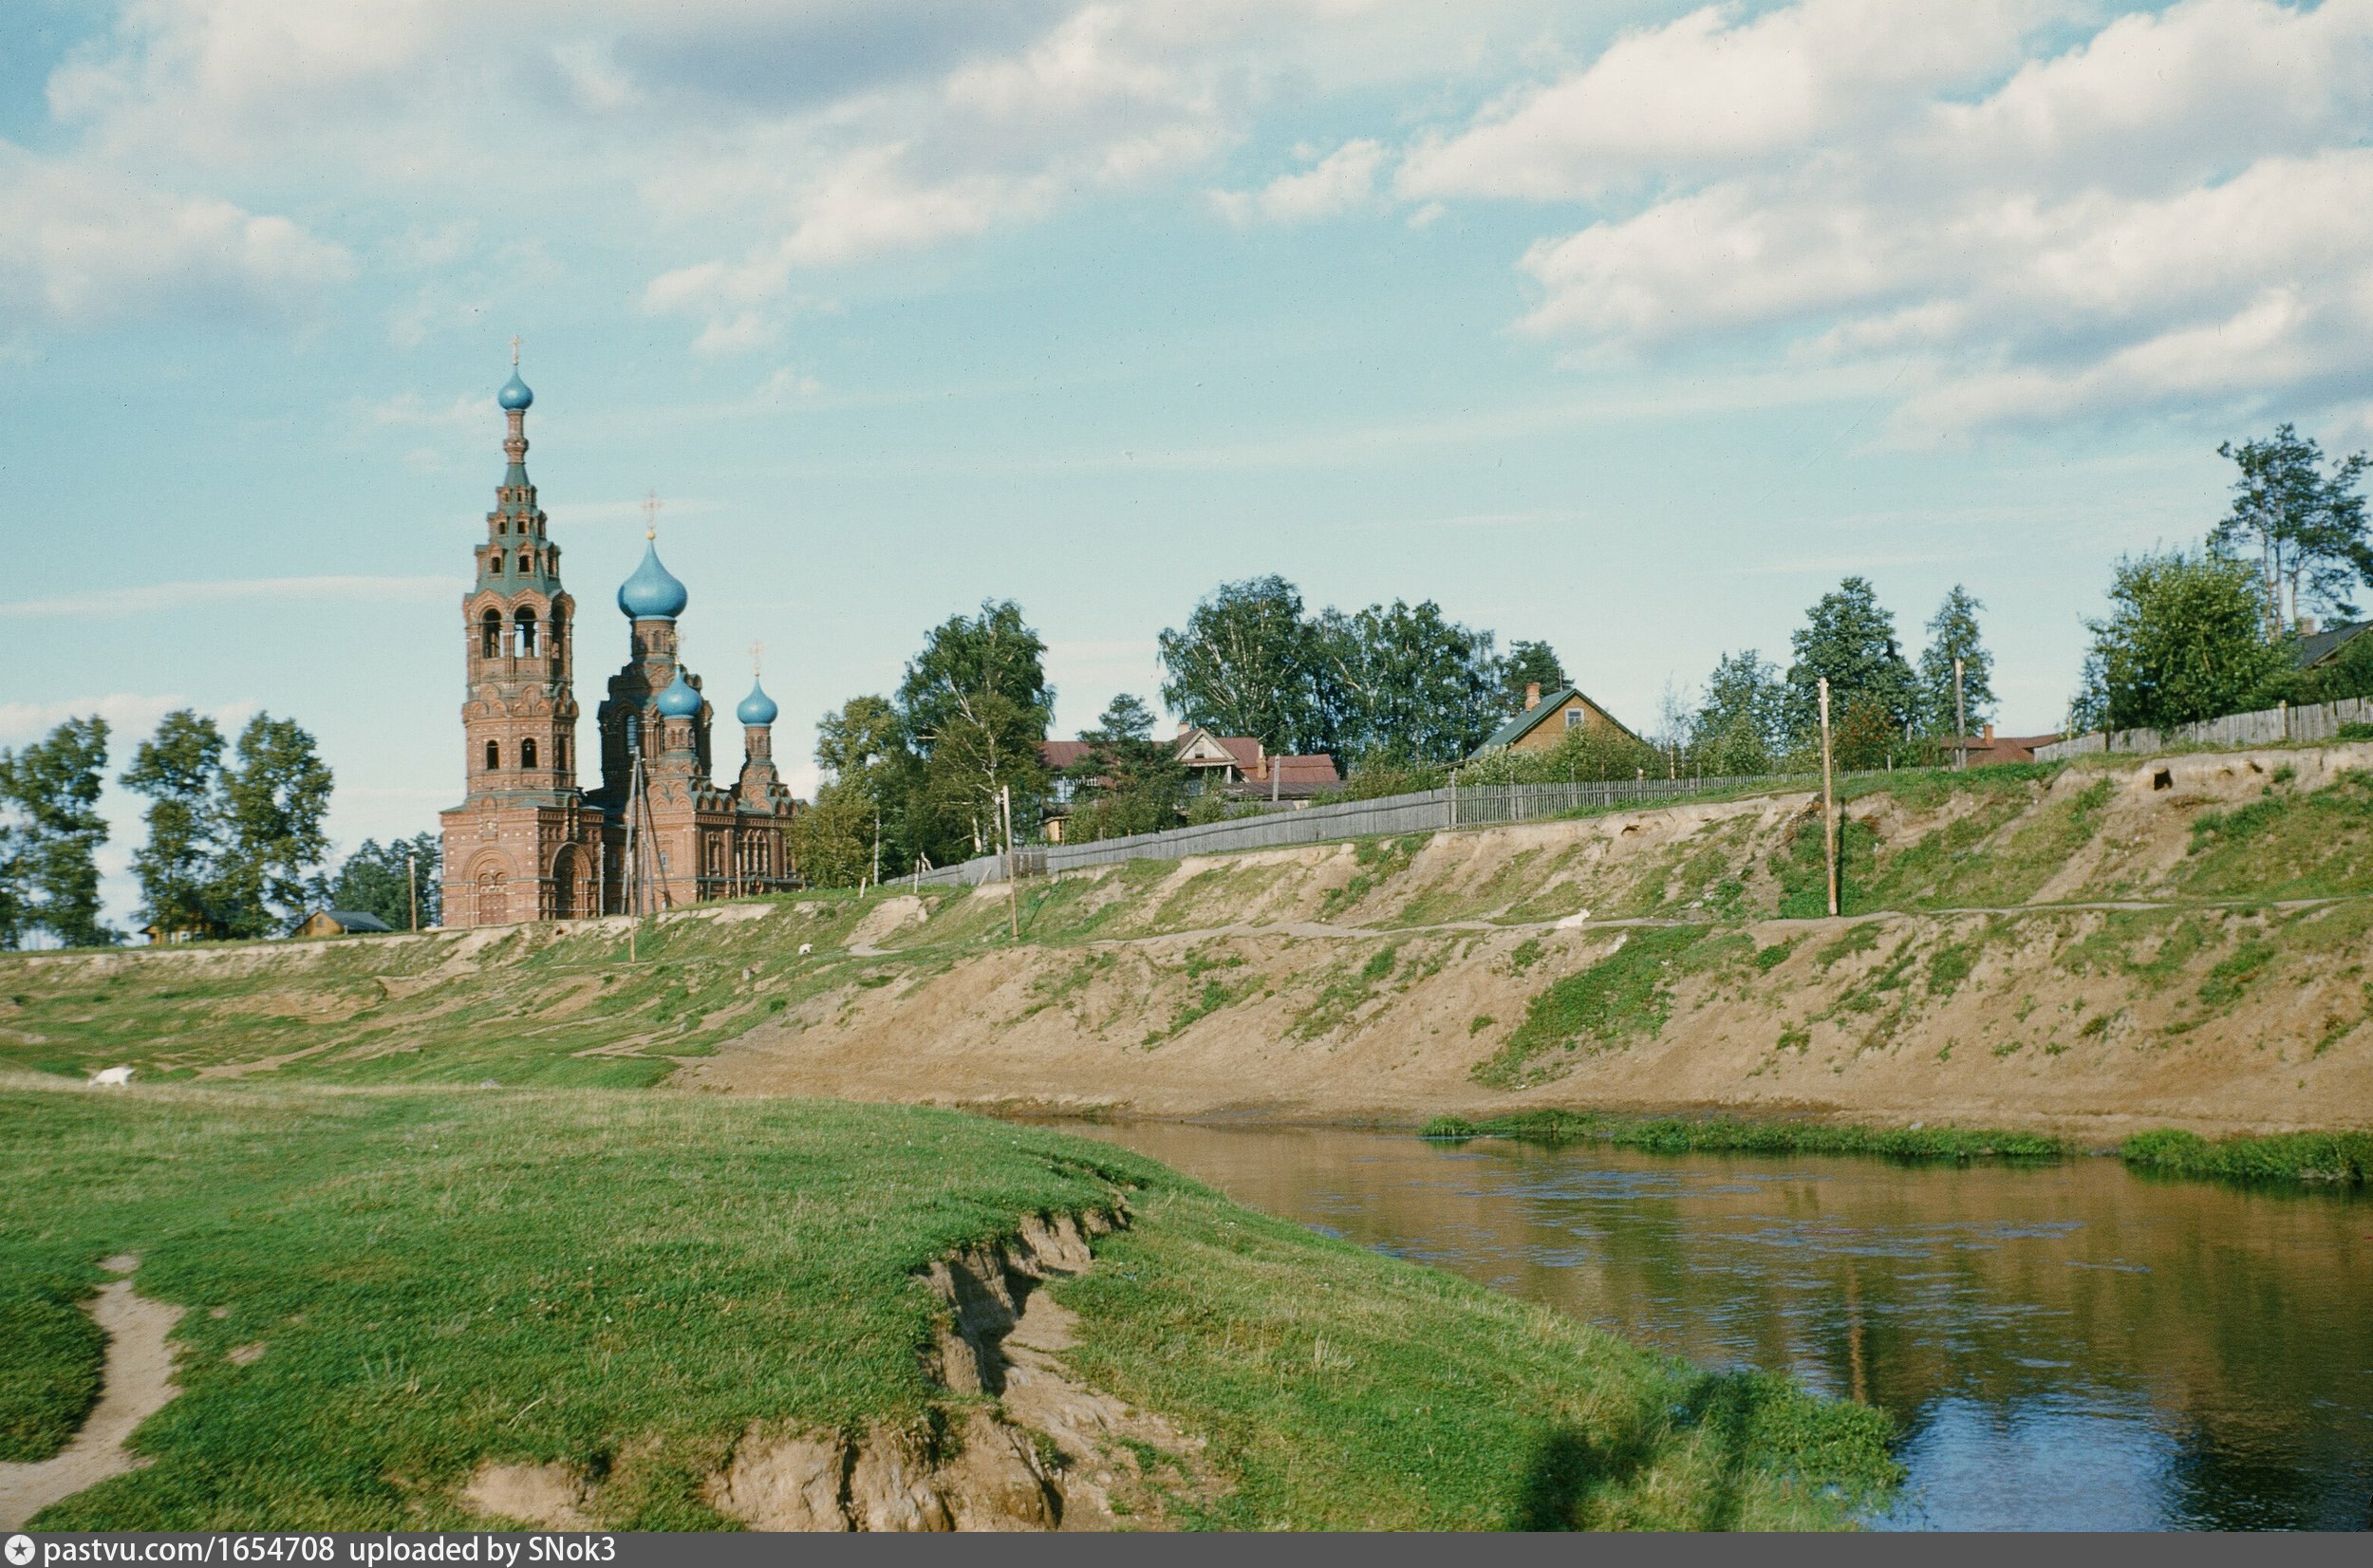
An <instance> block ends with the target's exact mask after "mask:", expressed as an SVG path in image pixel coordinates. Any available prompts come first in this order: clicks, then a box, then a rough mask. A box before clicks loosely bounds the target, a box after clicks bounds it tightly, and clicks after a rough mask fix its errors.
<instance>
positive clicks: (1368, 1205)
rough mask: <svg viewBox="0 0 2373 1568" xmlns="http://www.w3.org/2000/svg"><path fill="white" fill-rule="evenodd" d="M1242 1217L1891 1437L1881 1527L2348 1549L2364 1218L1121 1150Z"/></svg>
mask: <svg viewBox="0 0 2373 1568" xmlns="http://www.w3.org/2000/svg"><path fill="white" fill-rule="evenodd" d="M1078 1130H1084V1131H1093V1132H1095V1133H1096V1134H1098V1135H1101V1136H1106V1137H1111V1138H1113V1139H1115V1140H1116V1141H1118V1142H1121V1143H1124V1144H1126V1145H1128V1146H1129V1147H1130V1148H1136V1149H1139V1150H1141V1151H1143V1152H1144V1153H1147V1154H1149V1155H1151V1156H1153V1157H1154V1158H1156V1159H1159V1160H1162V1161H1164V1162H1165V1163H1167V1164H1168V1165H1171V1166H1174V1167H1178V1168H1179V1169H1182V1170H1185V1171H1187V1172H1188V1173H1190V1174H1192V1175H1195V1176H1197V1177H1200V1178H1201V1179H1203V1180H1205V1181H1207V1182H1209V1183H1211V1184H1212V1185H1215V1186H1219V1187H1221V1188H1223V1189H1224V1190H1225V1191H1226V1192H1228V1193H1229V1194H1230V1195H1231V1196H1233V1197H1235V1198H1237V1199H1239V1200H1240V1201H1242V1202H1244V1203H1247V1204H1252V1205H1254V1206H1255V1207H1259V1208H1263V1209H1266V1210H1268V1211H1270V1212H1271V1213H1276V1214H1282V1215H1288V1216H1291V1217H1294V1218H1296V1219H1299V1220H1301V1221H1303V1222H1305V1223H1311V1224H1314V1225H1317V1226H1320V1227H1322V1228H1324V1229H1327V1230H1329V1231H1332V1232H1335V1233H1336V1234H1339V1235H1341V1236H1344V1237H1346V1238H1349V1239H1351V1240H1353V1241H1358V1242H1361V1243H1364V1244H1366V1245H1369V1246H1373V1247H1377V1248H1380V1249H1382V1250H1384V1251H1388V1252H1392V1253H1395V1254H1397V1255H1399V1256H1402V1257H1406V1258H1411V1259H1416V1260H1421V1261H1424V1262H1428V1263H1433V1264H1438V1265H1440V1266H1442V1267H1444V1268H1448V1269H1454V1270H1456V1271H1458V1272H1459V1273H1462V1274H1465V1275H1467V1276H1470V1277H1471V1278H1474V1279H1480V1280H1483V1281H1485V1283H1488V1284H1491V1285H1493V1286H1496V1287H1498V1288H1500V1289H1503V1290H1506V1291H1509V1292H1511V1293H1513V1294H1515V1295H1519V1296H1523V1297H1528V1298H1530V1299H1533V1300H1538V1301H1543V1302H1547V1303H1549V1304H1551V1305H1553V1306H1556V1307H1559V1308H1560V1309H1562V1310H1564V1311H1566V1312H1569V1313H1572V1314H1573V1315H1574V1316H1578V1317H1581V1318H1584V1319H1586V1320H1588V1321H1590V1322H1594V1323H1598V1324H1602V1325H1604V1326H1605V1327H1607V1328H1610V1329H1613V1330H1616V1331H1617V1332H1619V1333H1622V1334H1625V1335H1629V1336H1631V1337H1633V1338H1635V1339H1639V1340H1644V1341H1649V1342H1653V1343H1655V1344H1658V1345H1661V1346H1664V1347H1666V1348H1668V1349H1671V1350H1674V1351H1678V1352H1680V1353H1683V1354H1685V1355H1689V1356H1691V1357H1692V1358H1694V1359H1696V1360H1699V1361H1702V1362H1706V1363H1709V1364H1716V1365H1719V1364H1751V1365H1754V1366H1760V1367H1768V1368H1775V1369H1780V1370H1784V1371H1786V1372H1791V1373H1793V1374H1794V1375H1795V1376H1797V1377H1799V1378H1800V1379H1802V1380H1803V1381H1804V1382H1805V1383H1806V1384H1808V1385H1810V1386H1812V1387H1814V1388H1818V1389H1821V1390H1822V1391H1827V1392H1832V1393H1838V1394H1848V1395H1852V1396H1854V1397H1858V1398H1862V1399H1867V1400H1869V1401H1871V1402H1872V1403H1874V1404H1878V1405H1880V1406H1883V1407H1885V1408H1886V1409H1890V1410H1892V1411H1894V1412H1895V1413H1896V1415H1897V1417H1898V1418H1899V1419H1901V1421H1902V1422H1903V1424H1904V1427H1905V1430H1906V1434H1907V1435H1906V1438H1905V1442H1904V1447H1903V1451H1902V1457H1903V1460H1904V1463H1905V1464H1906V1465H1908V1466H1909V1467H1910V1469H1911V1472H1912V1479H1911V1482H1910V1484H1908V1485H1907V1486H1906V1487H1905V1490H1904V1494H1903V1498H1902V1501H1901V1503H1899V1505H1898V1506H1897V1509H1896V1511H1895V1512H1894V1514H1893V1515H1891V1516H1890V1517H1889V1518H1888V1519H1887V1520H1885V1521H1877V1522H1880V1523H1882V1524H1884V1525H1887V1526H1893V1527H1900V1528H1912V1529H1922V1528H1935V1529H1972V1528H2013V1527H2031V1528H2084V1529H2134V1528H2190V1529H2268V1528H2286V1527H2287V1528H2310V1529H2345V1530H2355V1529H2364V1528H2366V1527H2367V1525H2368V1522H2373V1521H2368V1517H2367V1516H2368V1505H2369V1501H2373V1247H2368V1246H2367V1245H2366V1244H2365V1243H2366V1242H2367V1241H2373V1204H2368V1203H2366V1202H2365V1201H2364V1200H2362V1199H2358V1198H2349V1197H2343V1196H2337V1195H2333V1194H2326V1193H2309V1194H2292V1193H2282V1192H2269V1191H2244V1190H2239V1189H2234V1188H2230V1187H2224V1186H2215V1185H2203V1184H2193V1183H2169V1182H2158V1181H2152V1180H2146V1179H2138V1178H2135V1177H2131V1176H2129V1175H2127V1174H2126V1173H2125V1171H2124V1170H2123V1169H2122V1168H2121V1167H2119V1166H2118V1165H2117V1164H2115V1163H2114V1162H2111V1161H2106V1160H2080V1161H2075V1162H2072V1163H2070V1164H2068V1165H2065V1166H2052V1167H2024V1168H2022V1167H1978V1168H1973V1169H1962V1170H1955V1169H1949V1168H1937V1167H1897V1166H1891V1165H1887V1164H1884V1163H1880V1162H1877V1161H1865V1160H1847V1159H1819V1158H1787V1159H1771V1158H1758V1157H1747V1156H1728V1155H1691V1156H1681V1157H1667V1156H1658V1155H1648V1154H1637V1153H1633V1152H1630V1151H1626V1150H1613V1149H1598V1148H1582V1149H1559V1150H1547V1149H1540V1148H1526V1147H1523V1146H1521V1145H1511V1144H1504V1143H1501V1142H1498V1141H1496V1140H1485V1141H1481V1142H1477V1143H1472V1144H1467V1145H1463V1146H1446V1145H1438V1144H1427V1143H1423V1142H1420V1141H1418V1140H1416V1139H1413V1138H1410V1137H1406V1136H1400V1135H1392V1134H1372V1133H1360V1132H1344V1131H1332V1130H1323V1129H1247V1128H1215V1127H1187V1126H1176V1125H1166V1124H1152V1123H1147V1124H1136V1125H1128V1126H1121V1127H1112V1128H1100V1129H1078Z"/></svg>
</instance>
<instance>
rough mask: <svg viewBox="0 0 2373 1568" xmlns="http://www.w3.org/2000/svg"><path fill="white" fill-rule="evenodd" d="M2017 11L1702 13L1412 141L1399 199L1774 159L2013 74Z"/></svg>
mask: <svg viewBox="0 0 2373 1568" xmlns="http://www.w3.org/2000/svg"><path fill="white" fill-rule="evenodd" d="M2032 9H2033V8H2032V7H2031V6H2029V5H2027V4H2024V3H2019V0H1960V3H1958V4H1955V5H1953V6H1945V7H1931V6H1907V5H1903V4H1901V3H1900V0H1802V3H1800V4H1798V5H1794V6H1788V7H1785V8H1783V9H1778V10H1773V11H1769V12H1766V13H1765V14H1764V15H1761V16H1758V17H1754V18H1752V19H1747V18H1744V17H1743V16H1742V13H1741V12H1740V9H1739V8H1738V7H1736V6H1731V5H1725V6H1709V7H1707V8H1705V9H1701V10H1695V11H1691V13H1690V14H1689V15H1687V16H1684V17H1682V18H1680V19H1679V20H1678V21H1674V22H1672V23H1668V24H1666V25H1665V26H1663V27H1659V28H1639V29H1636V30H1634V31H1631V32H1627V33H1625V34H1624V35H1623V36H1621V37H1620V38H1618V39H1617V40H1616V42H1615V43H1614V44H1613V45H1611V46H1610V47H1608V48H1607V49H1606V51H1605V52H1604V53H1602V54H1600V55H1599V56H1598V58H1597V59H1596V60H1594V61H1593V62H1592V63H1591V64H1590V65H1588V66H1586V67H1585V68H1583V69H1581V70H1579V71H1576V72H1574V73H1573V74H1571V75H1569V76H1567V77H1565V78H1563V79H1562V80H1560V81H1559V82H1556V83H1554V84H1549V85H1547V86H1543V87H1537V88H1531V89H1525V90H1520V91H1518V92H1516V93H1514V94H1512V95H1510V96H1509V97H1507V98H1506V99H1504V101H1503V102H1501V103H1498V104H1495V105H1494V106H1493V107H1492V108H1490V109H1488V110H1486V111H1485V114H1484V115H1483V116H1481V117H1480V118H1479V120H1478V121H1477V122H1476V123H1475V124H1473V125H1471V126H1469V127H1468V128H1467V129H1466V130H1465V131H1463V132H1460V133H1459V134H1457V135H1455V136H1448V137H1443V136H1435V137H1429V138H1425V139H1422V140H1420V141H1419V142H1418V144H1417V145H1416V146H1415V147H1413V148H1412V149H1411V152H1410V154H1409V157H1408V158H1407V159H1406V160H1405V161H1404V162H1403V164H1402V166H1401V170H1400V176H1399V184H1400V188H1401V190H1402V192H1403V193H1404V194H1405V195H1408V196H1417V197H1424V196H1523V197H1528V198H1531V199H1536V200H1557V199H1563V198H1572V197H1579V196H1596V195H1598V194H1599V193H1601V192H1603V191H1605V190H1607V189H1609V188H1610V187H1614V186H1620V185H1624V184H1628V183H1630V182H1633V181H1635V180H1638V179H1641V178H1654V179H1667V178H1670V177H1673V176H1674V175H1676V174H1686V173H1689V172H1691V171H1698V170H1706V169H1717V168H1730V167H1734V166H1736V165H1737V164H1739V163H1740V162H1742V161H1760V160H1764V159H1772V158H1778V157H1783V156H1784V155H1787V154H1789V153H1792V152H1794V151H1796V150H1798V149H1800V148H1803V146H1805V145H1806V144H1808V143H1809V142H1811V141H1813V140H1816V139H1818V138H1821V137H1822V136H1824V135H1835V134H1837V133H1838V132H1840V131H1841V130H1844V129H1847V128H1859V127H1861V126H1863V125H1865V124H1866V123H1867V122H1868V121H1873V120H1883V119H1885V118H1887V117H1888V116H1889V115H1890V114H1891V113H1893V112H1897V111H1898V110H1899V108H1900V106H1901V104H1902V103H1903V101H1904V97H1905V94H1906V93H1907V92H1908V91H1934V90H1938V89H1943V88H1949V87H1953V86H1958V85H1961V84H1966V83H1969V82H1971V81H1973V80H1977V79H1979V78H1981V77H1983V76H1984V75H1986V74H1987V73H1989V72H1992V71H1996V70H1999V69H2001V68H2003V67H2005V66H2008V65H2011V64H2014V63H2015V62H2016V61H2017V59H2018V53H2017V50H2018V46H2019V37H2020V32H2021V30H2022V24H2023V22H2024V21H2025V18H2026V16H2027V13H2028V12H2029V11H2030V10H2032Z"/></svg>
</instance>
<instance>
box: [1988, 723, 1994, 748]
mask: <svg viewBox="0 0 2373 1568" xmlns="http://www.w3.org/2000/svg"><path fill="white" fill-rule="evenodd" d="M1993 743H1994V727H1993V726H1992V725H1991V724H1989V725H1987V726H1986V744H1987V745H1989V746H1991V745H1992V744H1993Z"/></svg>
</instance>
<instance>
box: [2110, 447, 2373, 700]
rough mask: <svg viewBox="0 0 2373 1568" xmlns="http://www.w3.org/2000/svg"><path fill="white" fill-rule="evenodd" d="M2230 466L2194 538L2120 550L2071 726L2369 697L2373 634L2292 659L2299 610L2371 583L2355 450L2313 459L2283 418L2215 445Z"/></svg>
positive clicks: (2342, 604)
mask: <svg viewBox="0 0 2373 1568" xmlns="http://www.w3.org/2000/svg"><path fill="white" fill-rule="evenodd" d="M2216 450H2217V452H2218V454H2219V455H2220V456H2222V457H2228V458H2230V459H2232V461H2233V465H2234V466H2235V468H2236V469H2237V470H2238V471H2239V472H2238V474H2237V475H2236V476H2235V478H2234V480H2233V506H2232V510H2231V511H2229V512H2228V513H2226V515H2225V516H2224V517H2223V519H2221V520H2220V521H2219V522H2218V523H2217V524H2216V526H2215V527H2214V529H2212V530H2211V531H2210V532H2209V535H2208V537H2207V539H2206V540H2205V541H2204V543H2203V544H2202V545H2201V546H2200V547H2199V548H2196V549H2191V550H2183V549H2177V550H2167V551H2151V552H2148V553H2145V554H2142V555H2139V556H2128V557H2126V558H2125V559H2123V560H2121V561H2120V562H2119V563H2118V565H2117V568H2116V569H2115V571H2114V573H2113V576H2112V580H2111V583H2110V588H2109V604H2110V609H2109V613H2108V614H2107V615H2105V616H2103V617H2102V618H2100V619H2099V620H2094V621H2088V622H2087V623H2086V628H2087V630H2088V631H2089V632H2090V634H2091V642H2090V645H2089V646H2088V648H2087V650H2086V654H2085V660H2084V666H2083V672H2082V674H2081V676H2080V678H2079V681H2078V689H2077V696H2076V700H2075V701H2074V702H2073V703H2072V704H2071V705H2070V712H2069V725H2070V728H2071V729H2074V730H2096V729H2107V730H2123V729H2136V728H2150V729H2158V730H2165V729H2171V728H2173V727H2175V726H2176V725H2178V724H2189V723H2195V722H2196V721H2198V720H2200V719H2214V718H2217V717H2220V716H2222V715H2225V714H2229V713H2246V712H2249V711H2251V710H2253V709H2258V708H2269V707H2272V706H2273V705H2274V704H2275V703H2277V702H2280V701H2289V702H2293V703H2301V702H2327V701H2331V700H2334V699H2337V698H2343V697H2364V696H2373V637H2368V638H2358V639H2356V640H2354V641H2352V642H2350V643H2348V644H2346V645H2345V648H2344V649H2343V651H2342V653H2341V655H2340V657H2339V658H2338V659H2336V660H2335V661H2334V662H2333V663H2329V664H2326V665H2325V666H2323V667H2321V668H2316V669H2308V668H2304V667H2303V666H2302V661H2301V658H2300V654H2301V652H2302V651H2303V650H2302V649H2301V648H2300V646H2299V640H2300V639H2301V638H2302V637H2303V636H2305V635H2307V622H2306V620H2305V619H2304V617H2306V616H2307V615H2308V612H2310V611H2313V612H2316V613H2318V614H2323V615H2329V616H2336V617H2340V618H2344V619H2345V618H2348V617H2353V616H2354V615H2355V614H2356V613H2357V607H2356V603H2355V598H2354V595H2355V591H2356V589H2357V588H2359V587H2360V586H2363V585H2367V584H2373V540H2369V539H2368V537H2367V534H2366V525H2365V514H2364V495H2363V494H2362V492H2361V490H2360V485H2361V483H2362V481H2363V477H2364V472H2365V469H2366V467H2367V458H2366V456H2365V454H2364V453H2362V452H2360V453H2356V454H2354V455H2352V456H2350V457H2345V458H2341V459H2338V460H2336V461H2331V462H2328V463H2327V462H2326V458H2325V456H2324V453H2323V450H2322V448H2321V447H2320V446H2319V445H2318V444H2317V443H2316V442H2315V441H2314V440H2312V439H2308V438H2306V437H2303V436H2301V435H2300V434H2299V433H2298V432H2297V430H2295V429H2294V428H2293V427H2291V426H2290V425H2288V424H2285V425H2280V426H2278V427H2276V429H2275V431H2274V434H2273V435H2272V436H2271V437H2270V438H2268V439H2264V440H2256V441H2250V442H2247V443H2244V444H2242V445H2240V446H2235V445H2233V443H2232V442H2230V441H2228V442H2226V443H2225V444H2224V445H2222V446H2220V447H2218V448H2217V449H2216Z"/></svg>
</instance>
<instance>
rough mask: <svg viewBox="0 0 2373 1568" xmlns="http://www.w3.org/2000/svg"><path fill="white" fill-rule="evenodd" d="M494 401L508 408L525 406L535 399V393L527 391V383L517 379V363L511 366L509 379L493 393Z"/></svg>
mask: <svg viewBox="0 0 2373 1568" xmlns="http://www.w3.org/2000/svg"><path fill="white" fill-rule="evenodd" d="M495 401H496V402H498V403H500V404H502V405H503V406H504V407H505V408H509V409H520V408H525V407H527V406H528V405H529V404H530V403H532V402H533V401H535V394H534V393H533V392H531V391H529V390H528V383H525V382H523V381H521V380H520V379H519V367H518V366H517V365H515V364H514V365H513V366H512V367H511V379H510V380H509V381H507V382H505V383H503V389H502V390H501V391H499V392H497V393H495Z"/></svg>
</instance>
